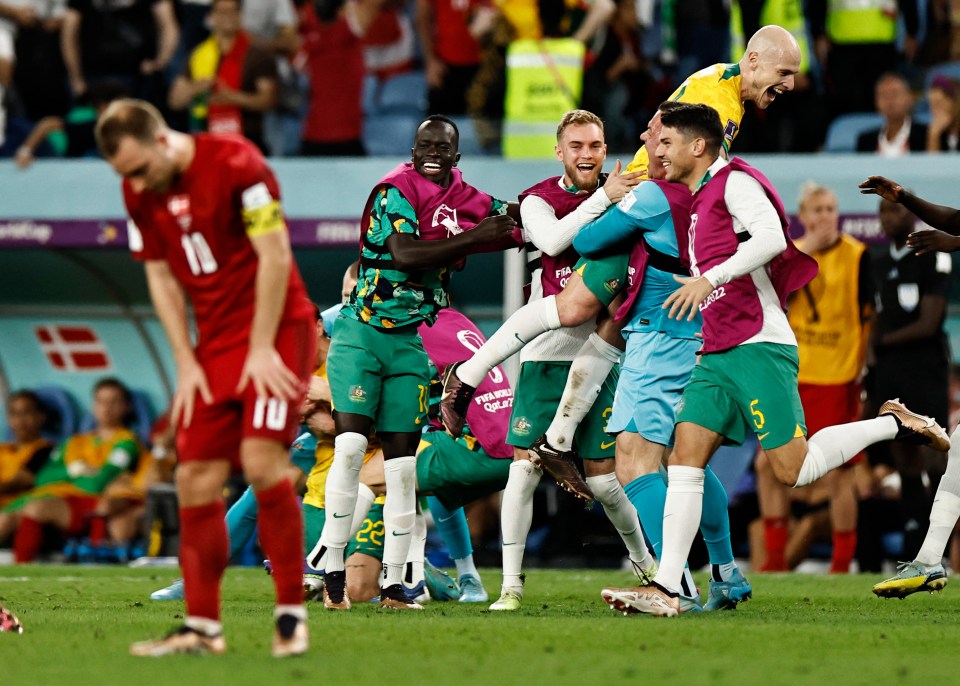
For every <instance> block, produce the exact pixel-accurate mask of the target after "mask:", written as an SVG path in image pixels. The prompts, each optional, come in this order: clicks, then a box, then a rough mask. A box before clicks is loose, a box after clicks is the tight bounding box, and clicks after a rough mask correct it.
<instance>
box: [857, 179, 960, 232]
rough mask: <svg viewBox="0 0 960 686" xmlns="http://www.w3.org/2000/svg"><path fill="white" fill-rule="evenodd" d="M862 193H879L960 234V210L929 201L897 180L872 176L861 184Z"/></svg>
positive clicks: (885, 198) (928, 221) (931, 223)
mask: <svg viewBox="0 0 960 686" xmlns="http://www.w3.org/2000/svg"><path fill="white" fill-rule="evenodd" d="M860 193H862V194H863V195H879V196H880V197H881V198H883V199H884V200H889V201H890V202H896V203H900V204H901V205H903V206H904V207H906V208H907V209H908V210H910V211H911V212H913V213H914V214H915V215H917V217H918V218H920V219H921V220H922V221H924V222H926V223H927V224H929V225H930V226H932V227H934V228H935V229H940V230H942V231H946V232H947V233H949V234H952V235H954V236H957V235H960V210H957V209H956V208H953V207H947V206H946V205H934V204H933V203H931V202H927V201H926V200H924V199H923V198H920V197H918V196H916V195H914V194H913V193H911V192H909V191H908V190H906V189H905V188H904V187H903V186H901V185H900V184H898V183H897V182H896V181H891V180H890V179H887V178H884V177H882V176H871V177H869V178H868V179H867V180H866V181H864V182H863V183H861V184H860Z"/></svg>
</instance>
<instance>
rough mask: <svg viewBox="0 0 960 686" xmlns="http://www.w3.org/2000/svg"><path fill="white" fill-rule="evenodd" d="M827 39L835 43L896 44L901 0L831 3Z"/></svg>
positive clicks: (847, 0)
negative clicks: (898, 0)
mask: <svg viewBox="0 0 960 686" xmlns="http://www.w3.org/2000/svg"><path fill="white" fill-rule="evenodd" d="M827 36H828V37H829V38H830V40H831V41H833V42H834V43H840V44H841V45H847V44H850V43H892V42H893V41H894V40H896V38H897V0H830V3H829V4H828V5H827Z"/></svg>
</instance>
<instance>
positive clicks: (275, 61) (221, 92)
mask: <svg viewBox="0 0 960 686" xmlns="http://www.w3.org/2000/svg"><path fill="white" fill-rule="evenodd" d="M860 5H862V6H863V7H860ZM874 5H875V6H876V7H875V8H874V7H873V6H874ZM954 5H955V3H953V2H951V0H899V2H894V0H883V1H881V0H876V1H875V2H871V1H870V0H868V1H867V2H866V3H860V4H859V5H857V8H859V9H858V10H857V11H863V9H864V8H866V9H867V10H870V9H871V8H873V10H877V9H879V10H880V12H881V13H880V14H879V15H877V16H878V17H879V19H878V18H876V17H874V18H872V19H869V20H864V19H863V18H862V17H858V16H855V15H852V14H849V13H847V14H846V15H845V14H844V11H845V10H844V9H843V8H844V7H845V5H844V4H843V3H832V2H827V0H0V103H2V106H0V138H2V139H4V140H3V141H2V147H0V156H6V157H14V156H15V157H16V158H17V160H18V162H19V163H20V164H21V166H27V165H29V164H30V162H31V161H32V160H33V159H34V158H35V157H40V156H72V157H76V156H85V155H92V154H95V150H94V146H93V141H92V122H93V121H94V120H95V118H96V115H97V113H98V111H100V110H101V109H102V108H103V106H104V105H105V103H107V102H109V101H110V100H111V99H113V98H116V97H119V96H121V95H124V94H126V95H131V96H135V97H142V98H145V99H148V100H150V101H151V102H153V103H154V104H156V105H158V106H159V107H160V108H161V109H162V110H163V111H164V113H165V114H167V115H168V119H169V120H170V121H172V122H174V123H175V124H176V126H177V127H178V128H180V129H183V130H192V131H197V130H211V131H233V132H240V133H243V134H244V135H246V136H247V137H249V138H250V139H251V140H253V141H254V142H256V143H257V144H258V145H259V146H260V147H261V148H262V149H263V150H264V151H265V152H267V153H269V154H270V155H274V156H286V155H363V154H384V153H391V154H392V153H393V152H394V151H393V150H392V149H391V148H390V147H389V146H387V147H383V146H381V145H379V141H380V140H382V139H383V138H385V137H389V136H390V135H391V133H392V132H394V131H396V130H397V127H398V126H402V125H403V124H405V123H406V122H408V121H410V120H411V119H415V118H416V117H420V116H422V115H424V114H426V113H428V112H429V113H442V114H447V115H450V116H453V117H455V118H458V123H461V124H462V126H461V128H466V129H467V130H468V131H469V132H471V139H475V141H476V145H477V151H476V152H487V153H493V154H499V153H500V151H501V149H506V146H504V145H503V143H504V141H502V137H503V136H504V133H503V131H504V122H505V120H509V119H510V117H511V116H514V115H511V114H510V112H511V111H515V110H517V109H518V108H519V109H522V108H523V107H524V106H526V105H528V104H530V103H525V102H523V103H519V102H517V100H518V99H519V98H522V97H523V96H518V95H514V94H511V92H510V91H508V88H507V82H508V81H509V80H510V79H513V80H514V82H515V83H520V82H521V81H523V80H524V79H525V78H526V77H525V76H523V74H522V68H523V67H522V64H520V62H522V60H511V59H510V54H511V46H513V49H514V50H515V51H516V54H517V55H522V54H523V52H522V50H521V49H520V47H519V46H520V44H523V45H528V46H529V49H530V50H532V51H533V52H535V53H536V52H542V53H543V55H544V59H545V60H546V62H547V64H548V70H549V71H550V72H551V76H550V78H551V79H554V80H555V81H556V85H557V87H558V88H559V91H560V94H561V96H562V98H563V99H565V100H566V102H564V103H563V105H564V106H565V109H570V108H572V107H577V106H578V107H582V108H583V109H587V110H590V111H592V112H595V113H597V114H599V115H600V116H601V118H602V119H604V121H605V122H606V124H607V141H608V143H609V145H610V148H611V149H613V150H623V151H629V150H632V149H635V148H636V147H637V146H638V143H639V134H640V132H642V130H643V128H644V125H645V123H646V122H647V120H648V119H649V117H650V116H651V115H652V113H653V112H654V111H655V109H656V106H657V104H658V103H659V102H661V101H662V100H664V99H665V98H666V96H668V95H669V94H670V93H671V92H672V91H673V90H674V88H676V87H677V85H679V84H680V83H681V82H682V81H683V79H684V78H685V77H686V76H687V75H689V74H691V73H693V72H694V71H696V70H698V69H700V68H702V67H705V66H708V65H711V64H714V63H718V62H735V61H736V60H738V59H739V56H740V53H741V52H742V48H743V36H750V35H752V34H753V32H754V31H755V30H756V29H757V28H758V27H759V26H761V25H764V24H769V23H776V24H779V25H781V26H784V27H785V28H787V29H788V30H790V31H791V32H792V33H794V34H795V35H796V36H797V38H798V40H799V42H800V45H801V48H802V50H803V64H802V69H801V73H800V74H799V75H798V77H797V79H796V81H797V84H796V88H795V92H793V93H790V94H788V95H787V98H788V99H789V100H788V102H787V103H786V104H785V106H782V107H777V108H771V109H770V110H769V111H762V112H761V111H748V112H747V113H746V118H747V119H748V120H750V123H749V124H744V125H743V126H742V130H743V131H744V133H743V135H741V136H740V138H739V139H738V141H737V149H738V151H740V152H813V151H816V150H819V149H820V148H821V147H822V146H823V144H824V141H825V139H826V137H827V132H828V128H829V125H830V123H831V121H833V120H834V119H836V118H837V117H839V116H841V115H845V114H849V113H852V112H879V113H881V114H882V115H883V117H884V124H883V126H882V133H883V137H884V138H885V139H886V140H885V141H874V140H872V139H871V140H870V141H868V142H867V143H865V144H864V145H865V146H866V147H865V148H863V147H858V149H861V150H876V151H878V152H882V153H884V154H897V153H902V152H906V151H915V150H956V148H957V140H958V131H960V123H958V122H960V118H958V117H957V114H956V112H957V83H956V82H955V81H953V80H952V79H951V77H950V76H942V77H941V78H939V80H938V81H937V83H936V85H935V86H934V84H933V83H931V82H930V81H931V80H930V79H926V78H925V77H926V75H927V73H928V70H929V68H930V67H932V66H934V65H942V64H944V63H951V62H953V61H955V60H957V59H958V58H960V33H958V30H960V18H958V17H960V13H958V12H957V11H956V10H953V9H952V8H953V6H954ZM524 41H530V43H529V44H527V43H524ZM573 43H576V44H579V45H580V46H582V47H581V48H580V50H579V51H578V50H577V49H573V50H571V48H570V45H572V44H573ZM571 55H576V64H575V65H574V67H573V68H571V69H567V68H566V67H565V60H566V58H567V57H569V56H571ZM893 74H898V75H899V76H900V77H902V84H903V85H904V87H905V88H906V95H905V96H903V95H901V94H894V95H890V94H889V93H888V92H887V91H890V90H895V88H885V89H884V92H882V93H881V92H880V91H881V87H882V86H884V84H887V85H889V84H892V83H893V81H894V80H895V79H893V77H892V75H893ZM883 79H886V81H883ZM911 115H914V116H913V118H914V119H922V120H924V122H929V125H926V124H925V123H924V124H923V125H919V126H916V127H915V128H914V131H913V133H912V134H911V133H910V129H911V126H910V124H911ZM365 120H367V126H366V127H365V125H364V122H365ZM464 125H466V126H464ZM921 129H922V130H921ZM406 133H407V132H406V131H404V135H403V136H400V137H401V138H402V139H403V138H404V137H405V136H406ZM378 136H379V137H378ZM471 152H474V151H471Z"/></svg>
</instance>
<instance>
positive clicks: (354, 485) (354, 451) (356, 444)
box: [314, 433, 367, 572]
mask: <svg viewBox="0 0 960 686" xmlns="http://www.w3.org/2000/svg"><path fill="white" fill-rule="evenodd" d="M366 452H367V437H366V436H363V435H361V434H358V433H343V434H340V435H339V436H337V437H336V439H335V440H334V451H333V464H332V465H330V473H329V474H328V475H327V486H326V491H325V494H324V500H325V502H326V510H327V519H326V522H325V523H324V526H323V533H322V534H321V535H320V540H319V541H317V546H316V547H315V548H314V551H317V550H318V548H319V546H326V548H327V561H326V571H328V572H342V571H343V570H344V566H343V551H344V549H345V548H346V547H347V542H348V541H349V540H350V529H351V526H352V524H353V512H354V510H355V509H356V506H357V489H358V487H359V484H360V468H361V467H363V456H364V455H365V454H366Z"/></svg>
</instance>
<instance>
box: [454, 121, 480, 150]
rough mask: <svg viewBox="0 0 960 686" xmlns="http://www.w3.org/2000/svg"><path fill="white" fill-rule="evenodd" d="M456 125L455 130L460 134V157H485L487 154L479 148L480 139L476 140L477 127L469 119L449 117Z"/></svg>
mask: <svg viewBox="0 0 960 686" xmlns="http://www.w3.org/2000/svg"><path fill="white" fill-rule="evenodd" d="M450 118H451V119H453V121H454V122H456V124H457V130H458V131H459V132H460V154H461V155H470V156H474V155H486V154H487V153H486V152H485V151H484V150H483V148H481V147H480V139H479V138H477V127H476V126H474V124H473V119H471V118H470V117H450Z"/></svg>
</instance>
